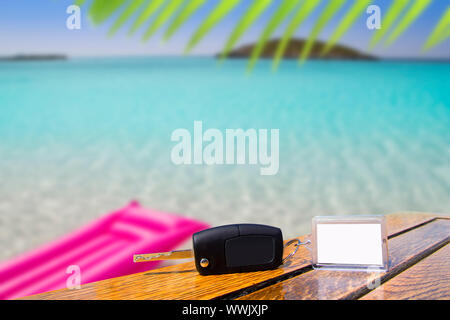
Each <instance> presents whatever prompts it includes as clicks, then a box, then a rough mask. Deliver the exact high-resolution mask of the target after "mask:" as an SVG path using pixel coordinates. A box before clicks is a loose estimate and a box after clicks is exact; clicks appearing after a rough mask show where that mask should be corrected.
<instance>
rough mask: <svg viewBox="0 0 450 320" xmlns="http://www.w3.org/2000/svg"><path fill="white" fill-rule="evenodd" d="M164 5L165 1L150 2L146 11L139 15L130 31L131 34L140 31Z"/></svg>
mask: <svg viewBox="0 0 450 320" xmlns="http://www.w3.org/2000/svg"><path fill="white" fill-rule="evenodd" d="M163 3H164V0H150V1H149V2H148V4H147V6H146V7H145V9H144V10H143V11H142V12H141V14H140V15H139V17H138V18H137V19H136V20H135V21H134V23H133V25H132V26H131V29H130V31H129V34H130V35H131V34H133V33H135V32H136V30H137V29H139V27H140V26H141V25H142V24H143V23H144V22H146V21H147V20H149V19H150V18H151V17H152V15H153V14H154V13H155V12H156V11H157V10H158V9H159V8H160V7H161V6H162V4H163Z"/></svg>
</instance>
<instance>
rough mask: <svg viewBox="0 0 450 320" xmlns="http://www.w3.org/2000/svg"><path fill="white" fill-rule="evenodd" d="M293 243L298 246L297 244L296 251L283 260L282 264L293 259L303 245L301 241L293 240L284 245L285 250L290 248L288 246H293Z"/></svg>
mask: <svg viewBox="0 0 450 320" xmlns="http://www.w3.org/2000/svg"><path fill="white" fill-rule="evenodd" d="M293 243H296V244H295V249H294V251H292V252H291V253H289V254H288V255H287V257H286V258H284V259H283V261H282V263H284V262H285V261H286V260H288V259H289V258H291V257H292V256H293V255H294V254H296V253H297V250H298V247H299V246H300V245H301V244H302V243H301V241H300V240H299V239H292V240H289V241H288V242H286V244H285V245H284V247H283V249H284V248H286V247H288V246H290V245H291V244H293Z"/></svg>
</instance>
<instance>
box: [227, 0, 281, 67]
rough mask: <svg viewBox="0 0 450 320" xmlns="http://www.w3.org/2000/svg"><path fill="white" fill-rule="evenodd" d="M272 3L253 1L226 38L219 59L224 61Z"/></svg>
mask: <svg viewBox="0 0 450 320" xmlns="http://www.w3.org/2000/svg"><path fill="white" fill-rule="evenodd" d="M271 2H272V0H254V1H253V3H252V5H251V6H250V7H249V8H248V10H247V12H246V13H245V14H244V15H243V16H242V18H241V19H240V20H239V22H238V24H237V25H236V27H235V28H234V30H233V32H232V33H231V35H230V37H229V38H228V41H227V43H226V44H225V48H224V49H223V51H222V54H221V57H220V58H221V59H225V58H226V57H227V55H228V53H229V52H230V50H231V49H232V48H233V46H234V45H235V44H236V42H237V41H238V40H239V39H240V38H241V36H242V35H243V34H244V32H245V31H246V30H247V29H248V28H249V27H250V26H251V25H252V24H253V22H254V21H255V20H256V19H257V18H258V17H259V16H260V15H261V13H263V12H264V10H265V9H266V8H267V6H268V5H269V4H270V3H271Z"/></svg>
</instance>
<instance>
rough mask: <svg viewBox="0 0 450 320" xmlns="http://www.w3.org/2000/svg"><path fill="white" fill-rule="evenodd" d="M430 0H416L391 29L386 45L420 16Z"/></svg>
mask: <svg viewBox="0 0 450 320" xmlns="http://www.w3.org/2000/svg"><path fill="white" fill-rule="evenodd" d="M430 3H431V0H416V2H414V4H413V5H412V6H411V8H410V9H409V10H408V12H406V13H405V16H404V17H403V19H402V20H401V21H400V22H399V23H398V25H397V27H396V28H395V29H394V31H392V33H391V35H390V36H389V38H388V39H387V41H386V45H391V44H392V43H393V42H394V41H395V40H397V38H398V37H399V36H400V35H402V33H403V32H405V30H406V29H407V28H408V27H409V26H410V25H411V24H412V23H413V22H414V21H415V20H416V19H417V18H418V17H419V16H420V14H421V13H422V12H423V11H424V10H425V9H426V8H427V7H428V6H429V5H430Z"/></svg>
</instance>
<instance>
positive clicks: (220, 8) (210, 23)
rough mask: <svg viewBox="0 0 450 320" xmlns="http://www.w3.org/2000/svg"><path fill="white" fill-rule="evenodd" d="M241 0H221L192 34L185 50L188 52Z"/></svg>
mask: <svg viewBox="0 0 450 320" xmlns="http://www.w3.org/2000/svg"><path fill="white" fill-rule="evenodd" d="M240 1H241V0H222V1H221V2H220V3H219V4H218V5H217V6H216V7H215V8H214V10H213V11H212V12H211V13H210V15H209V16H208V17H207V18H206V19H205V20H204V21H203V23H202V24H201V25H200V27H198V29H197V30H196V31H195V33H194V34H193V35H192V37H191V39H190V40H189V43H188V45H187V47H186V50H185V52H186V53H188V52H189V51H190V50H191V49H192V48H193V47H194V46H195V45H196V44H197V43H198V42H199V41H200V40H201V39H202V38H203V37H204V36H205V35H206V34H207V33H208V32H209V31H210V30H211V29H212V28H213V27H214V26H215V25H216V24H217V23H219V21H220V20H222V19H223V18H224V17H225V16H226V15H227V14H228V13H229V12H230V11H231V9H233V8H234V7H235V6H236V5H237V4H238V3H239V2H240Z"/></svg>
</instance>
